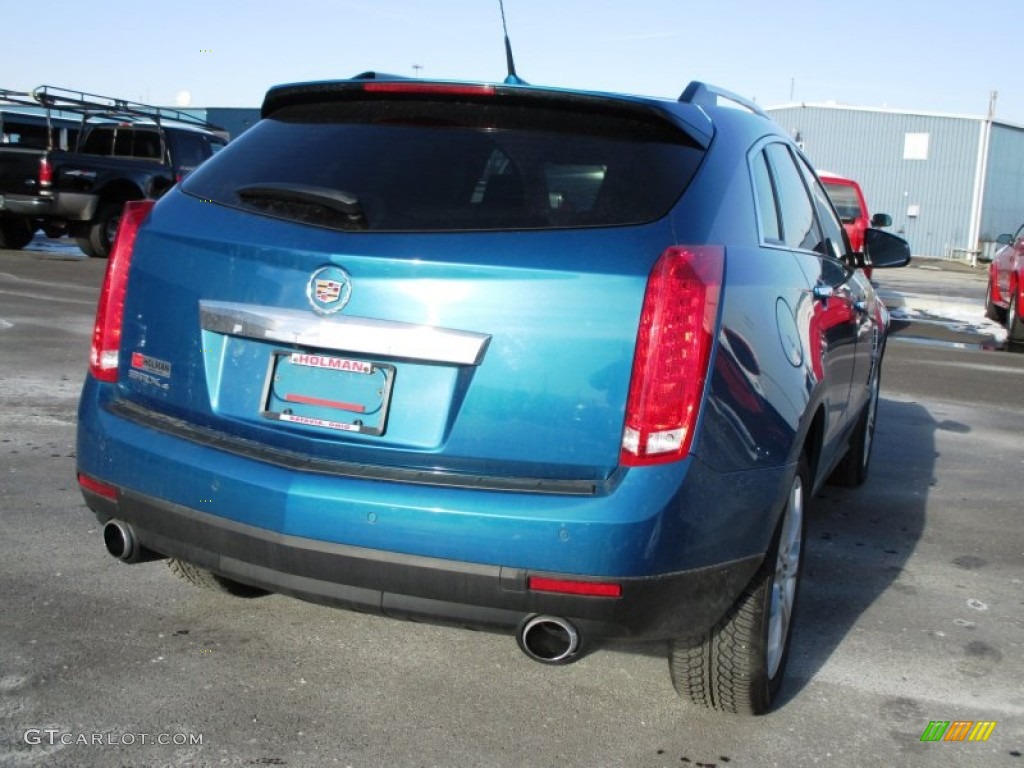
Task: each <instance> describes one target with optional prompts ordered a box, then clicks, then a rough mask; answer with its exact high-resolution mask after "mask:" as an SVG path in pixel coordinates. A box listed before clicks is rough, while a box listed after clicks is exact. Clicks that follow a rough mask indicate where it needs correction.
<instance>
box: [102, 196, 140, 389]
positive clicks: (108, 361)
mask: <svg viewBox="0 0 1024 768" xmlns="http://www.w3.org/2000/svg"><path fill="white" fill-rule="evenodd" d="M154 204H155V202H154V201H153V200H132V201H130V202H127V203H125V205H124V212H123V213H122V214H121V223H120V225H119V226H118V228H117V236H116V237H115V238H114V247H113V248H112V249H111V251H110V260H109V261H108V262H107V273H106V275H105V276H104V278H103V287H102V288H101V289H100V301H99V305H98V306H97V307H96V323H95V325H93V329H92V349H91V350H90V351H89V373H91V374H92V375H93V376H95V377H96V378H97V379H99V380H100V381H109V382H115V381H117V364H118V350H119V349H120V347H121V324H122V321H123V319H124V296H125V289H126V288H127V286H128V270H129V268H130V267H131V261H132V251H133V250H134V249H135V236H136V235H137V234H138V232H139V227H140V226H142V222H143V220H145V218H146V216H147V215H148V214H149V211H150V209H152V207H153V205H154Z"/></svg>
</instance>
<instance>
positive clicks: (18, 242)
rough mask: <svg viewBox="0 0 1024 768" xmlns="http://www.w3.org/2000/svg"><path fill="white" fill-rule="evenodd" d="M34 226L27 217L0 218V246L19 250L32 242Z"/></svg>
mask: <svg viewBox="0 0 1024 768" xmlns="http://www.w3.org/2000/svg"><path fill="white" fill-rule="evenodd" d="M35 233H36V232H35V228H34V227H33V226H32V223H31V222H30V221H29V220H28V219H23V218H14V219H0V248H7V249H9V250H12V251H20V250H21V249H22V248H24V247H25V246H26V245H28V244H29V243H31V242H32V236H33V235H34V234H35Z"/></svg>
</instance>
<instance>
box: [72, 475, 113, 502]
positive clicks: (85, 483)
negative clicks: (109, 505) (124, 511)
mask: <svg viewBox="0 0 1024 768" xmlns="http://www.w3.org/2000/svg"><path fill="white" fill-rule="evenodd" d="M78 484H79V485H80V486H82V488H84V489H85V490H87V491H92V492H93V493H95V494H96V495H97V496H102V497H103V498H105V499H111V500H112V501H117V488H115V487H114V486H112V485H107V484H106V483H101V482H100V481H99V480H94V479H93V478H91V477H89V476H88V475H83V474H82V473H81V472H79V473H78Z"/></svg>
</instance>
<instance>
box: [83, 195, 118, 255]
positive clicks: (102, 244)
mask: <svg viewBox="0 0 1024 768" xmlns="http://www.w3.org/2000/svg"><path fill="white" fill-rule="evenodd" d="M123 210H124V201H121V202H118V203H103V204H102V205H100V209H99V212H98V213H97V214H96V218H95V219H93V221H92V223H91V224H90V225H89V235H88V236H87V237H79V238H76V240H77V242H78V247H79V248H80V249H81V250H82V253H84V254H85V255H86V256H95V257H99V258H101V259H105V258H107V257H108V256H109V255H110V250H111V248H113V245H114V237H115V236H116V235H117V227H118V225H119V224H120V223H121V212H122V211H123Z"/></svg>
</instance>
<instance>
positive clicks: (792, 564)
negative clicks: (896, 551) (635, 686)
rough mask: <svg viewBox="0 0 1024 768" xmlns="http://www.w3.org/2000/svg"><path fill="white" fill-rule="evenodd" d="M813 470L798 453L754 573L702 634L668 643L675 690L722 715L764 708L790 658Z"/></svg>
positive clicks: (773, 693) (760, 711)
mask: <svg viewBox="0 0 1024 768" xmlns="http://www.w3.org/2000/svg"><path fill="white" fill-rule="evenodd" d="M810 488H811V486H810V472H809V470H808V468H807V460H806V458H805V457H801V459H800V464H799V465H798V467H797V472H796V475H795V476H794V477H793V482H792V484H791V486H790V490H789V495H788V498H787V500H786V507H785V509H784V510H783V513H782V520H781V521H780V522H779V527H778V529H777V530H776V532H775V536H774V537H773V538H772V544H771V546H770V547H769V548H768V553H767V554H766V555H765V559H764V562H763V563H762V564H761V567H760V568H759V569H758V571H757V574H756V575H755V576H754V578H753V580H752V581H751V582H750V584H748V585H747V587H746V588H745V589H744V590H743V593H742V594H741V595H740V596H739V597H738V598H737V600H736V602H735V603H734V604H733V606H732V607H731V608H730V609H729V611H728V612H727V613H726V614H725V616H724V617H723V618H722V619H721V621H719V622H718V624H717V625H715V626H714V627H713V628H712V629H711V630H710V631H709V632H708V633H707V634H706V635H703V636H701V637H696V638H683V639H679V640H674V641H672V643H671V645H670V646H669V657H668V661H669V673H670V674H671V676H672V684H673V685H674V686H675V689H676V692H678V693H679V695H680V696H681V697H682V698H684V699H687V700H689V701H691V702H693V703H695V704H699V705H701V706H704V707H707V708H709V709H716V710H719V711H721V712H736V713H745V714H753V715H760V714H763V713H765V712H767V711H768V710H769V709H770V708H771V705H772V703H773V702H774V701H775V698H776V696H777V694H778V691H779V688H780V686H781V685H782V678H783V674H784V672H785V669H786V660H787V658H788V657H789V635H790V629H791V628H792V626H793V621H792V619H793V616H794V611H795V609H796V603H797V596H798V593H799V587H800V576H801V574H802V571H803V568H802V565H803V558H802V556H803V542H804V533H805V526H806V523H805V511H806V503H807V501H808V498H809V496H810Z"/></svg>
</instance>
